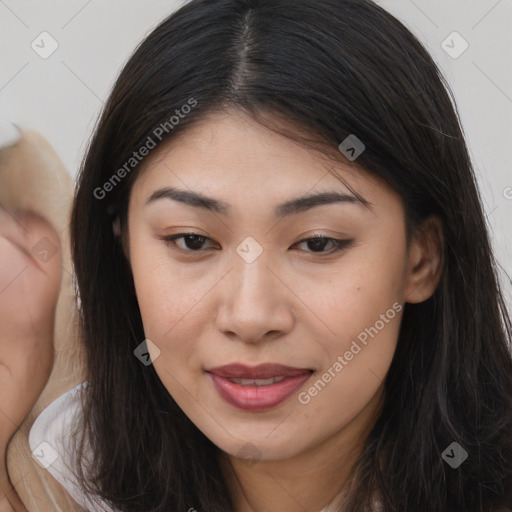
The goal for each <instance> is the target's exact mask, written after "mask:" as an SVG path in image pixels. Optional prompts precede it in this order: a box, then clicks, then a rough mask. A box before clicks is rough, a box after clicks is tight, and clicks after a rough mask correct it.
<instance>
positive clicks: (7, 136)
mask: <svg viewBox="0 0 512 512" xmlns="http://www.w3.org/2000/svg"><path fill="white" fill-rule="evenodd" d="M20 138H21V133H20V131H19V130H18V128H17V127H16V126H15V125H14V124H12V123H11V122H10V121H6V120H4V119H0V151H1V150H2V149H5V148H8V147H11V146H14V145H15V144H16V143H17V142H18V141H19V140H20Z"/></svg>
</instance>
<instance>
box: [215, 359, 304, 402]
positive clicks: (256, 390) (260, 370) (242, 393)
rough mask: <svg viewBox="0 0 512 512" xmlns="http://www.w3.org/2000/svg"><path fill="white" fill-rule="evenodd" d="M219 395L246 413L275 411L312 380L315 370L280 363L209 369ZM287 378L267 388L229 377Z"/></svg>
mask: <svg viewBox="0 0 512 512" xmlns="http://www.w3.org/2000/svg"><path fill="white" fill-rule="evenodd" d="M207 373H208V374H209V376H210V378H211V380H212V382H213V385H214V387H215V389H216V390H217V392H218V393H219V395H220V396H221V397H222V398H223V399H224V400H225V401H226V402H227V403H228V404H230V405H232V406H234V407H236V408H238V409H241V410H243V411H249V412H256V411H265V410H269V409H273V408H274V407H277V406H278V405H280V404H282V403H283V402H284V401H285V400H287V399H288V398H289V397H290V396H291V395H293V394H294V393H295V392H296V391H297V390H298V389H299V388H301V387H302V386H303V385H304V383H305V382H306V381H307V380H308V379H309V378H310V377H311V375H312V374H313V370H311V369H308V368H294V367H291V366H284V365H281V364H277V363H263V364H260V365H258V366H246V365H243V364H240V363H235V364H229V365H224V366H219V367H216V368H212V369H210V370H207ZM271 377H285V378H284V379H283V380H282V381H280V382H276V383H274V384H270V385H267V386H243V385H241V384H236V383H234V382H231V381H230V380H229V379H230V378H242V379H268V378H271Z"/></svg>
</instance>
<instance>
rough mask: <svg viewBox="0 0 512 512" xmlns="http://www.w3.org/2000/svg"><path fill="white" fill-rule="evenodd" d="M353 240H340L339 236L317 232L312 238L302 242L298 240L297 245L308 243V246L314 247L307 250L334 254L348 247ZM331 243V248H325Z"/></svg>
mask: <svg viewBox="0 0 512 512" xmlns="http://www.w3.org/2000/svg"><path fill="white" fill-rule="evenodd" d="M353 242H354V241H353V240H340V239H337V238H330V237H327V236H324V235H320V234H315V235H313V237H312V238H305V239H304V240H301V241H300V242H297V244H296V245H300V244H304V243H306V244H307V247H308V248H310V249H312V250H310V251H307V252H312V253H318V254H333V253H335V252H339V251H341V250H343V249H346V248H348V247H349V246H350V245H352V243H353ZM329 245H330V250H329V248H328V250H324V249H325V248H326V246H329Z"/></svg>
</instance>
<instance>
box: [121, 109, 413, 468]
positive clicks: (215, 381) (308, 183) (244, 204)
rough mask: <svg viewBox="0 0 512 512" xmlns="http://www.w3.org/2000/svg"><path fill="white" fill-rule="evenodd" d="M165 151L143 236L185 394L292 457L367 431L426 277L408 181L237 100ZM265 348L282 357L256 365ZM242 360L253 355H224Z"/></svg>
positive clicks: (156, 310)
mask: <svg viewBox="0 0 512 512" xmlns="http://www.w3.org/2000/svg"><path fill="white" fill-rule="evenodd" d="M155 155H156V153H155ZM149 158H150V160H148V161H147V162H145V163H144V164H145V168H144V172H143V173H142V174H141V175H140V176H139V177H138V178H137V180H136V182H135V184H134V187H133V189H132V193H131V197H130V205H129V212H128V233H129V243H128V246H129V247H128V249H127V250H128V254H129V258H130V262H131V267H132V271H133V276H134V282H135V288H136V293H137V298H138V303H139V306H140V311H141V315H142V320H143V324H144V331H145V335H146V338H147V339H149V340H151V342H152V343H153V344H154V346H156V347H157V349H158V350H156V349H155V348H152V349H151V353H152V355H153V358H154V362H153V364H154V367H155V370H156V372H157V373H158V375H159V377H160V379H161V380H162V382H163V384H164V386H165V387H166V388H167V390H168V391H169V393H170V394H171V395H172V397H173V398H174V400H175V401H176V402H177V403H178V404H179V406H180V407H181V409H182V410H183V411H184V413H185V414H186V415H187V416H188V417H189V418H190V419H191V420H192V421H193V422H194V423H195V424H196V425H197V427H198V428H199V429H200V430H201V431H203V432H204V434H205V435H206V436H207V437H208V438H209V439H210V440H211V441H212V442H213V443H215V444H216V445H217V446H218V447H219V448H221V449H222V450H224V451H225V452H227V453H228V454H231V455H234V456H237V455H238V456H241V457H242V456H252V457H253V458H260V459H262V460H279V459H284V458H288V457H292V456H295V455H299V454H301V453H305V452H306V451H307V450H309V449H312V448H314V447H315V446H319V445H320V444H322V443H323V442H325V441H326V440H328V439H333V440H334V439H339V440H340V441H341V440H342V439H344V440H345V441H348V440H349V439H352V440H353V439H354V436H356V434H357V433H360V432H362V429H363V428H364V426H365V425H367V424H368V422H369V421H370V420H371V415H372V414H373V413H374V412H375V411H376V409H377V407H378V404H379V399H380V397H381V391H382V387H383V380H384V377H385V375H386V372H387V371H388V368H389V366H390V363H391V360H392V358H393V353H394V350H395V347H396V342H397V337H398V333H399V327H400V320H401V316H402V308H403V304H404V302H405V301H406V300H407V296H408V294H409V293H411V292H412V287H413V284H414V283H413V282H412V281H411V279H410V272H409V266H410V259H409V253H408V250H407V247H406V234H405V223H404V210H403V206H402V203H401V200H400V198H399V196H398V195H397V194H396V193H395V192H393V191H392V190H391V189H390V188H389V187H388V186H386V185H384V184H383V183H382V182H379V181H377V179H376V178H374V177H372V176H371V175H369V174H367V173H365V172H363V171H361V170H356V168H355V167H354V166H353V165H352V166H351V167H349V166H348V165H343V164H333V163H332V162H331V163H330V164H328V163H327V162H326V160H325V159H323V160H322V159H321V158H320V157H319V156H318V154H316V153H314V152H313V151H311V150H307V149H305V148H303V147H300V146H298V145H297V144H295V143H294V142H292V141H291V140H289V139H287V138H284V137H283V136H280V135H277V134H276V133H274V132H272V131H270V130H267V129H266V128H264V127H262V126H261V125H259V124H257V123H255V122H254V121H252V120H250V119H248V118H246V117H244V116H242V115H241V114H235V113H230V114H226V115H222V116H221V115H216V116H211V117H209V118H208V119H207V120H205V121H204V122H202V123H201V124H196V125H194V126H193V127H192V128H190V129H189V130H188V131H186V132H184V133H183V134H182V135H181V136H179V137H177V138H175V139H173V141H172V142H171V144H170V145H167V146H166V147H165V152H162V151H160V153H159V154H158V159H156V158H152V156H151V155H150V157H149ZM333 165H335V170H336V172H337V173H338V174H339V175H340V176H341V177H342V178H343V180H344V181H345V182H346V183H348V184H349V185H350V187H351V188H352V189H353V190H354V191H355V192H356V193H357V194H358V195H359V196H360V197H361V198H363V202H361V201H359V200H358V199H356V198H355V196H354V194H353V193H352V192H350V190H349V189H348V188H347V187H346V186H345V185H344V184H343V183H342V181H340V180H339V179H337V178H336V177H334V176H333V175H332V174H331V173H330V172H328V170H329V169H330V168H332V167H333ZM172 191H174V192H172ZM177 191H179V193H178V192H177ZM321 193H326V194H330V196H323V198H322V197H320V200H318V201H316V200H315V199H311V200H305V201H302V202H300V203H296V201H297V200H298V199H299V198H303V197H305V196H311V195H317V194H321ZM179 194H181V195H179ZM334 194H339V198H338V200H334ZM196 195H201V196H204V197H206V198H208V199H207V200H205V201H204V202H201V201H200V200H198V199H196ZM329 199H330V200H329ZM364 201H366V202H367V204H364ZM189 233H193V234H195V236H192V237H191V236H189V237H186V236H185V237H182V238H178V235H180V234H189ZM314 236H321V237H322V238H320V239H318V240H308V239H312V238H313V237H314ZM171 237H176V239H175V240H174V241H167V242H166V240H165V238H169V239H170V238H171ZM331 239H337V240H340V241H341V242H340V244H341V245H340V246H339V250H336V248H337V246H336V244H335V243H333V241H332V240H331ZM140 341H141V342H142V341H143V340H140ZM149 345H150V347H152V346H153V345H151V344H149ZM265 363H271V364H272V365H282V367H275V366H274V367H271V366H270V367H267V368H266V369H265V368H263V370H262V371H260V372H257V371H256V370H257V369H256V370H255V369H254V367H255V366H258V365H262V364H265ZM231 364H234V365H245V367H246V368H243V367H242V368H240V367H238V368H237V367H234V368H231V369H229V368H228V369H224V370H222V369H220V370H215V369H216V368H217V369H218V368H219V367H222V366H224V365H231ZM284 367H286V368H284ZM212 370H213V372H216V376H214V374H213V373H212ZM260 370H261V368H260ZM272 377H276V379H272ZM282 377H285V378H284V379H282ZM255 378H258V380H256V381H255V380H254V379H255ZM231 379H235V381H232V380H231ZM239 379H243V380H239ZM260 379H262V380H260ZM274 380H276V381H281V382H274ZM333 436H334V437H333Z"/></svg>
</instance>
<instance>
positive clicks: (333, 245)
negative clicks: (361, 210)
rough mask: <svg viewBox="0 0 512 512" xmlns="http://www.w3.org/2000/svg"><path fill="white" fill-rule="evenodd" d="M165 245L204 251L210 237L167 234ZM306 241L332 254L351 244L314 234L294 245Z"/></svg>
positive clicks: (314, 248) (316, 251)
mask: <svg viewBox="0 0 512 512" xmlns="http://www.w3.org/2000/svg"><path fill="white" fill-rule="evenodd" d="M162 240H163V241H164V243H165V245H171V244H172V245H173V246H174V247H177V248H178V249H180V250H182V251H186V252H201V251H204V250H205V248H204V243H205V242H206V241H207V240H211V239H210V238H208V237H206V236H203V235H199V234H197V233H179V234H177V235H173V236H168V237H164V238H162ZM178 240H181V242H182V243H181V244H179V243H178ZM304 243H307V246H308V248H309V249H311V250H309V251H306V252H312V253H314V254H333V253H335V252H339V251H341V250H343V249H346V248H348V247H349V246H350V245H352V243H353V240H340V239H337V238H330V237H327V236H324V235H320V234H315V235H313V237H310V238H305V239H304V240H301V241H300V242H297V243H296V244H295V245H300V244H304ZM328 245H330V250H325V248H326V246H328Z"/></svg>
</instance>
